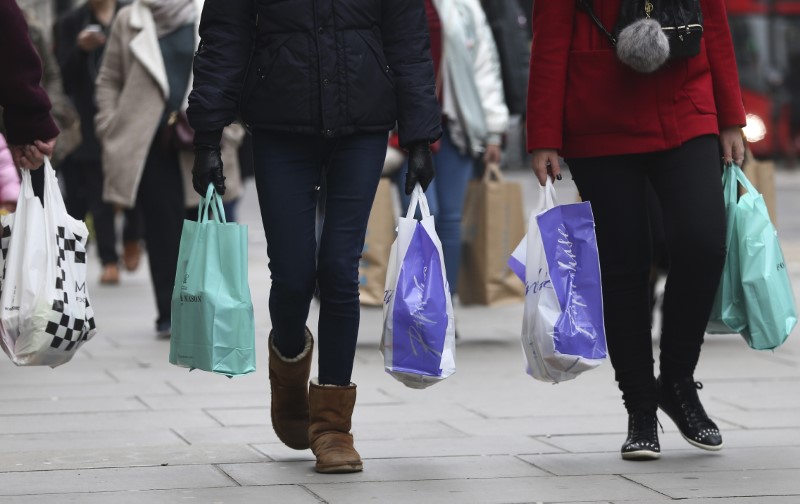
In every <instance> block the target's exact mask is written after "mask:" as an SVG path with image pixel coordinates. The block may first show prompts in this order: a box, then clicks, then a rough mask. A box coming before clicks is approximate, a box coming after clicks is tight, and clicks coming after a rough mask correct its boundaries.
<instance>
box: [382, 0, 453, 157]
mask: <svg viewBox="0 0 800 504" xmlns="http://www.w3.org/2000/svg"><path fill="white" fill-rule="evenodd" d="M381 4H382V12H381V32H382V36H383V50H384V53H385V54H386V59H387V61H388V62H389V68H390V69H391V72H392V73H393V75H394V81H395V93H396V103H397V126H398V135H399V138H400V145H403V146H407V145H409V144H412V143H414V142H420V141H427V142H434V141H436V140H438V139H439V137H440V136H442V112H441V108H440V107H439V103H438V101H437V100H436V80H435V77H434V72H433V60H432V59H431V41H430V36H429V34H428V20H427V18H426V15H425V1H424V0H383V1H382V2H381Z"/></svg>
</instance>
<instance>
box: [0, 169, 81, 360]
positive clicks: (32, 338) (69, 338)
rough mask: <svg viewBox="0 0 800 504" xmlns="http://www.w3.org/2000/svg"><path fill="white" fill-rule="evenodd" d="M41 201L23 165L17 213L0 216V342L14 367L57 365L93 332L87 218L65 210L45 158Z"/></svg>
mask: <svg viewBox="0 0 800 504" xmlns="http://www.w3.org/2000/svg"><path fill="white" fill-rule="evenodd" d="M42 169H43V170H45V175H44V208H42V204H41V203H40V202H39V199H38V198H37V197H36V196H34V194H33V188H32V187H31V176H30V173H29V172H28V170H22V188H21V190H20V195H19V200H18V201H17V209H16V212H15V213H13V214H10V215H6V216H3V218H2V221H0V224H2V227H3V232H2V260H0V262H2V264H1V265H0V266H1V267H2V274H1V275H0V345H2V347H3V350H4V351H5V352H6V354H8V356H9V357H10V358H11V360H12V361H13V362H14V363H15V364H17V365H19V366H33V365H44V366H50V367H56V366H58V365H60V364H64V363H65V362H67V361H69V360H70V359H71V358H72V356H73V355H74V354H75V352H76V351H77V350H78V348H79V347H80V346H81V345H82V344H83V343H84V342H86V341H87V340H88V339H90V338H91V337H92V336H94V334H95V332H96V328H95V322H94V311H93V310H92V307H91V304H90V302H89V294H88V292H87V290H86V240H87V238H88V235H89V232H88V230H87V229H86V225H85V224H84V223H83V222H81V221H78V220H75V219H73V218H72V217H70V216H69V215H68V214H67V210H66V207H65V206H64V200H63V198H62V197H61V192H60V191H59V188H58V180H57V179H56V175H55V171H53V168H52V167H51V166H50V161H49V160H47V159H46V160H45V166H44V168H42Z"/></svg>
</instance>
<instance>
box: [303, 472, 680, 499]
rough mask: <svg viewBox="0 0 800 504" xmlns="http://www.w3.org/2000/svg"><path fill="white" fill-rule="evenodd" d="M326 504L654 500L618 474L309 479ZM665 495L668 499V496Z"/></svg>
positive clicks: (641, 488)
mask: <svg viewBox="0 0 800 504" xmlns="http://www.w3.org/2000/svg"><path fill="white" fill-rule="evenodd" d="M306 486H307V488H308V489H309V490H311V491H312V492H314V493H315V494H317V495H318V496H319V497H320V498H321V499H323V500H324V501H325V502H326V503H329V504H340V503H342V504H352V503H356V502H380V503H381V504H394V503H398V504H408V503H409V502H435V503H437V504H472V503H475V504H513V503H533V502H571V501H590V502H598V501H604V502H608V501H609V500H612V499H617V498H622V497H624V498H627V499H658V497H659V495H658V494H657V493H656V492H653V491H651V490H648V489H646V488H643V487H642V486H640V485H637V484H635V483H631V482H630V481H626V480H625V479H623V478H619V477H617V476H580V477H570V478H566V477H562V478H554V477H542V478H499V479H489V480H484V479H472V480H464V479H454V480H438V481H404V482H386V483H341V484H329V485H321V484H310V485H306ZM664 500H667V499H666V498H665V499H664Z"/></svg>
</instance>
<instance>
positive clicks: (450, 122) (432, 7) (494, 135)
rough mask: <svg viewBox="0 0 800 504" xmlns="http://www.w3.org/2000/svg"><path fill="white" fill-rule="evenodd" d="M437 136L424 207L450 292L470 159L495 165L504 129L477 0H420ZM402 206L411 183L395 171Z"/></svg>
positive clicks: (492, 53) (496, 64) (493, 58)
mask: <svg viewBox="0 0 800 504" xmlns="http://www.w3.org/2000/svg"><path fill="white" fill-rule="evenodd" d="M425 5H426V12H427V15H428V23H429V29H430V32H431V40H432V47H433V59H434V65H435V68H436V72H437V74H436V82H437V94H438V97H439V101H440V103H441V113H442V115H443V129H444V134H443V135H442V140H441V142H439V149H438V151H437V152H435V153H434V155H433V160H434V164H435V166H436V180H435V181H434V182H433V183H432V184H431V187H430V190H429V191H428V205H429V206H430V209H431V214H433V215H435V216H436V219H435V222H436V232H437V233H438V235H439V238H440V239H441V241H442V250H443V252H444V263H445V268H446V269H447V282H448V283H449V284H450V292H451V293H453V294H454V293H456V292H457V290H458V270H459V267H460V263H461V218H462V215H463V209H464V198H465V196H466V193H467V185H468V184H469V181H470V179H472V178H473V177H474V175H475V173H474V171H475V170H474V164H473V162H474V160H475V158H478V157H480V158H482V161H483V162H484V163H499V162H500V156H501V147H500V146H501V142H502V138H503V134H504V133H505V131H506V129H507V127H508V108H507V107H506V104H505V99H504V96H503V79H502V76H501V73H500V60H499V56H498V54H497V48H496V46H495V43H494V38H493V37H492V31H491V29H490V27H489V24H488V23H487V21H486V16H485V14H484V12H483V9H482V8H481V4H480V2H479V1H478V0H425ZM397 182H398V186H399V187H400V193H401V194H400V196H401V200H402V203H403V207H404V208H405V207H407V206H408V204H409V197H408V195H409V194H411V191H412V190H413V188H414V179H413V177H412V178H408V177H407V175H406V171H405V170H400V171H399V172H398V179H397Z"/></svg>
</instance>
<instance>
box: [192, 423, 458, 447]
mask: <svg viewBox="0 0 800 504" xmlns="http://www.w3.org/2000/svg"><path fill="white" fill-rule="evenodd" d="M177 432H178V433H179V434H180V435H181V437H183V438H184V439H186V440H187V441H188V442H190V443H192V444H194V443H213V442H217V443H244V444H268V443H278V442H279V440H278V437H277V436H276V435H275V433H274V431H273V430H272V427H271V426H270V425H268V424H267V425H257V426H240V427H210V428H206V429H177ZM354 432H355V434H356V437H357V439H358V440H372V439H398V440H402V439H427V438H463V437H465V436H464V434H462V433H460V432H458V431H457V430H455V429H453V428H450V427H447V426H446V425H444V424H443V423H440V422H408V423H404V422H392V423H388V424H378V423H361V424H359V425H358V426H356V430H355V431H354Z"/></svg>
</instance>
